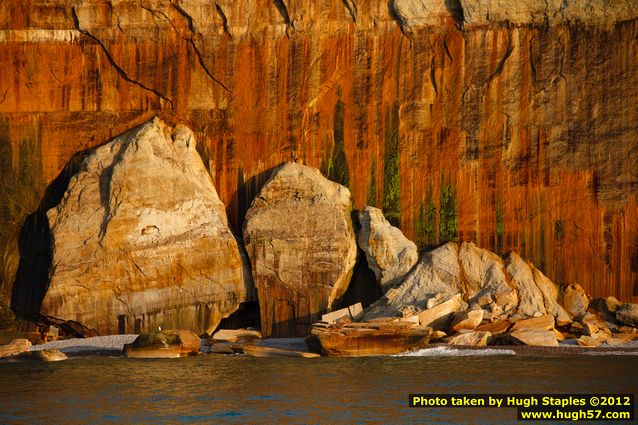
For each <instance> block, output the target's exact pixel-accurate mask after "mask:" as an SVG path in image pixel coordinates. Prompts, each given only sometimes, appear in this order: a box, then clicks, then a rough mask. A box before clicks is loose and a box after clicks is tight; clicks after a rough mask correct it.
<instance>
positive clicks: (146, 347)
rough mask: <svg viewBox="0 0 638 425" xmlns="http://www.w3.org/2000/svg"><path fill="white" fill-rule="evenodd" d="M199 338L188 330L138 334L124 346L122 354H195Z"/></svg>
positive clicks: (151, 356)
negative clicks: (130, 342)
mask: <svg viewBox="0 0 638 425" xmlns="http://www.w3.org/2000/svg"><path fill="white" fill-rule="evenodd" d="M200 343H201V341H200V338H199V336H197V334H195V333H194V332H192V331H188V330H163V331H159V332H151V333H144V334H140V335H139V336H138V337H137V338H136V339H135V341H133V343H132V344H126V345H125V346H124V356H126V357H134V358H176V357H184V356H188V355H193V354H197V353H198V352H199V349H200Z"/></svg>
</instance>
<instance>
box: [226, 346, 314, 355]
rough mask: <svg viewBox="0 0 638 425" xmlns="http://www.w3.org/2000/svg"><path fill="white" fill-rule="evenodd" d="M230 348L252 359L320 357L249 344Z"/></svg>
mask: <svg viewBox="0 0 638 425" xmlns="http://www.w3.org/2000/svg"><path fill="white" fill-rule="evenodd" d="M230 347H231V349H232V350H233V352H235V353H236V354H247V355H249V356H253V357H304V358H314V357H321V356H320V355H319V354H316V353H309V352H306V351H295V350H284V349H282V348H273V347H262V346H259V345H250V344H241V345H238V344H233V345H231V346H230Z"/></svg>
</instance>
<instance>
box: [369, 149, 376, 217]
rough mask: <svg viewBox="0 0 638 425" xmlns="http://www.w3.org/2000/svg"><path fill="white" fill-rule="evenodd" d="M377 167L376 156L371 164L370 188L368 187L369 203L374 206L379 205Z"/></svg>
mask: <svg viewBox="0 0 638 425" xmlns="http://www.w3.org/2000/svg"><path fill="white" fill-rule="evenodd" d="M377 202H378V201H377V167H376V161H375V159H374V156H373V157H372V165H371V166H370V189H368V202H367V204H368V205H370V206H373V207H376V206H377Z"/></svg>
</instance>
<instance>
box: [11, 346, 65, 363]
mask: <svg viewBox="0 0 638 425" xmlns="http://www.w3.org/2000/svg"><path fill="white" fill-rule="evenodd" d="M16 358H17V359H19V360H31V361H41V362H58V361H60V360H66V359H68V357H67V356H66V354H64V353H63V352H62V351H60V350H58V349H56V348H49V349H44V350H37V351H25V352H23V353H20V354H18V356H17V357H16Z"/></svg>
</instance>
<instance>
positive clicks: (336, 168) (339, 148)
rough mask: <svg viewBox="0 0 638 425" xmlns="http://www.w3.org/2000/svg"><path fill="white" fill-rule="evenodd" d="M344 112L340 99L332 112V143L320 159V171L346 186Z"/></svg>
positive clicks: (346, 165)
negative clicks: (324, 155)
mask: <svg viewBox="0 0 638 425" xmlns="http://www.w3.org/2000/svg"><path fill="white" fill-rule="evenodd" d="M344 112H345V105H344V103H343V102H342V101H341V100H339V101H337V104H336V105H335V113H334V131H333V138H334V145H333V147H332V149H331V151H330V153H329V154H327V155H326V157H325V158H324V159H323V161H321V173H322V174H323V175H324V176H326V177H328V178H329V179H330V180H332V181H333V182H336V183H339V184H341V185H343V186H346V187H348V186H349V183H350V175H349V170H348V160H347V158H346V151H345V142H344Z"/></svg>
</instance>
